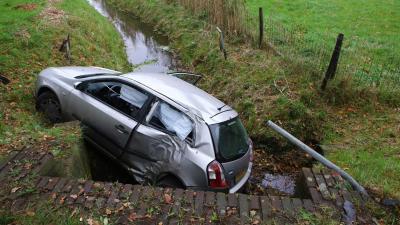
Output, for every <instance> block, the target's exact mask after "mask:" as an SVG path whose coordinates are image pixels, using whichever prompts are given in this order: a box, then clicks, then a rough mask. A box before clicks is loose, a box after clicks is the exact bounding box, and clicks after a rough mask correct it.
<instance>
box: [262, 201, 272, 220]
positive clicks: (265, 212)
mask: <svg viewBox="0 0 400 225" xmlns="http://www.w3.org/2000/svg"><path fill="white" fill-rule="evenodd" d="M260 202H261V215H262V220H263V221H269V219H271V217H272V205H271V200H270V199H269V198H268V197H267V196H261V197H260Z"/></svg>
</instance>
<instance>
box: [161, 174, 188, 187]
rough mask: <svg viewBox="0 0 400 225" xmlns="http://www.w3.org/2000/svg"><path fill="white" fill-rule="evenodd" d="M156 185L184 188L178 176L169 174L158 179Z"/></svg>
mask: <svg viewBox="0 0 400 225" xmlns="http://www.w3.org/2000/svg"><path fill="white" fill-rule="evenodd" d="M156 185H157V186H160V187H169V188H182V189H184V188H185V186H184V185H183V184H182V182H181V181H180V180H179V179H178V178H176V177H174V176H170V175H168V176H165V177H162V178H161V179H159V180H158V181H157V183H156Z"/></svg>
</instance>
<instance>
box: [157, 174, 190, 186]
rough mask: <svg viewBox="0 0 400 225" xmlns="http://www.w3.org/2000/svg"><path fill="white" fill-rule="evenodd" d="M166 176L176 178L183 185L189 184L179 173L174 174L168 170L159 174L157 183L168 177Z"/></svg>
mask: <svg viewBox="0 0 400 225" xmlns="http://www.w3.org/2000/svg"><path fill="white" fill-rule="evenodd" d="M166 178H171V179H174V180H176V181H178V182H179V184H180V185H181V186H182V187H187V185H186V184H185V182H183V180H182V179H181V178H180V177H178V176H177V175H175V174H173V173H171V172H166V173H162V174H160V175H159V176H158V178H157V180H156V184H157V183H158V182H160V181H162V180H163V179H166Z"/></svg>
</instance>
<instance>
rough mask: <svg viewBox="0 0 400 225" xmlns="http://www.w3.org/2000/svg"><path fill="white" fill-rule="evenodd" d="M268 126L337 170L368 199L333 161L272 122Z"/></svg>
mask: <svg viewBox="0 0 400 225" xmlns="http://www.w3.org/2000/svg"><path fill="white" fill-rule="evenodd" d="M267 125H268V126H269V127H271V128H272V129H273V130H275V131H276V132H278V133H279V134H280V135H282V136H283V137H285V138H286V139H288V140H289V141H290V142H292V143H293V144H294V145H296V146H298V147H299V148H301V149H302V150H304V151H306V152H307V153H308V154H310V155H311V156H312V157H313V158H314V159H316V160H318V161H319V162H321V163H322V164H324V165H325V166H327V167H328V168H330V169H332V170H335V171H336V172H338V173H339V174H340V175H341V176H342V177H343V178H344V179H346V180H347V181H348V182H350V184H351V185H352V186H353V187H354V188H355V189H356V190H357V191H358V192H360V193H362V194H363V195H364V196H366V197H368V193H367V191H366V190H365V189H364V187H362V186H361V185H360V184H359V183H358V182H357V181H356V180H355V179H354V178H353V177H352V176H350V175H349V174H348V173H346V172H345V171H343V170H342V169H341V168H340V167H338V166H336V165H335V164H333V163H332V162H331V161H329V160H328V159H326V158H325V157H323V156H322V155H321V154H319V153H318V152H316V151H315V150H313V149H312V148H310V147H308V146H307V145H306V144H304V143H303V142H301V141H300V140H299V139H297V138H296V137H294V136H293V135H291V134H290V133H288V132H287V131H286V130H284V129H283V128H281V127H280V126H278V125H276V124H275V123H274V122H272V121H270V120H269V121H268V122H267Z"/></svg>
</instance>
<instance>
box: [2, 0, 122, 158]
mask: <svg viewBox="0 0 400 225" xmlns="http://www.w3.org/2000/svg"><path fill="white" fill-rule="evenodd" d="M67 34H70V35H71V47H72V59H73V61H72V64H73V65H95V66H103V67H108V68H113V69H116V70H122V71H126V70H127V69H129V66H128V65H127V61H126V56H125V52H124V45H123V43H122V40H121V38H120V37H119V35H118V33H117V32H116V31H115V30H114V27H113V26H112V24H111V23H110V22H109V21H107V19H106V18H104V17H102V16H101V15H100V14H98V13H97V12H96V11H95V10H94V9H93V8H92V7H91V6H89V5H88V3H87V2H86V1H84V0H68V1H62V0H60V1H49V2H47V1H46V0H4V1H2V2H1V3H0V52H1V54H0V73H1V74H2V75H4V76H6V77H8V78H9V79H10V80H11V83H10V84H9V85H7V86H4V85H2V84H0V93H1V94H0V119H1V123H0V154H4V153H6V152H7V151H9V150H12V149H19V148H20V147H22V146H25V145H26V144H33V143H36V142H38V141H39V142H43V143H44V145H45V146H43V147H51V148H53V149H54V148H58V149H59V148H65V147H66V145H68V143H71V142H74V141H75V140H76V134H75V132H73V131H65V130H64V129H63V128H60V127H53V126H50V125H48V124H46V123H45V122H44V120H43V119H42V118H41V117H40V115H39V114H38V113H36V110H35V108H34V105H35V104H34V98H33V90H34V82H35V80H36V75H37V74H38V73H39V72H40V71H41V70H42V69H44V68H46V67H48V66H65V65H68V62H67V60H65V58H64V55H63V53H61V52H59V51H58V48H59V47H60V45H61V43H62V40H63V39H64V38H66V36H67ZM49 143H50V145H49Z"/></svg>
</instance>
